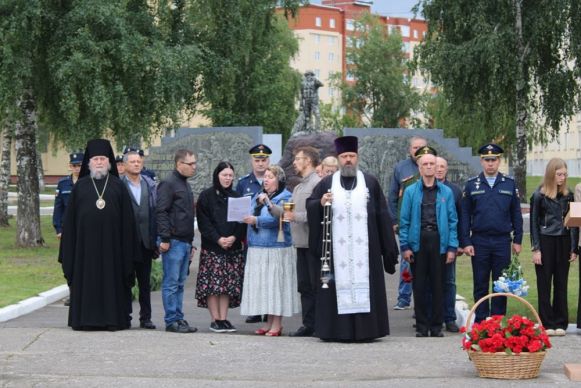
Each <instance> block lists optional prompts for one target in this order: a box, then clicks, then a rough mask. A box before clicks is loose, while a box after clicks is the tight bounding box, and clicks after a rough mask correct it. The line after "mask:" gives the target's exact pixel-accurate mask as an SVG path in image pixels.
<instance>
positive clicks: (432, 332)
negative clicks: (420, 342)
mask: <svg viewBox="0 0 581 388" xmlns="http://www.w3.org/2000/svg"><path fill="white" fill-rule="evenodd" d="M443 336H444V333H442V330H430V337H443Z"/></svg>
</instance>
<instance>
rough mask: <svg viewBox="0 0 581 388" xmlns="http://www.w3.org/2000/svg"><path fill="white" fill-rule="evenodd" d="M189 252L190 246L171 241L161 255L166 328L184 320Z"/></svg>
mask: <svg viewBox="0 0 581 388" xmlns="http://www.w3.org/2000/svg"><path fill="white" fill-rule="evenodd" d="M191 252H192V244H188V243H186V242H183V241H179V240H173V239H172V240H170V248H169V250H168V251H167V252H165V253H163V254H162V255H161V258H162V265H163V280H162V283H161V298H162V300H163V308H164V310H165V317H164V320H165V324H166V326H169V325H171V324H172V323H174V322H176V321H179V320H182V319H184V313H183V312H182V305H183V300H184V284H185V282H186V278H187V276H188V268H189V267H190V254H191Z"/></svg>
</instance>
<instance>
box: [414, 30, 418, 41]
mask: <svg viewBox="0 0 581 388" xmlns="http://www.w3.org/2000/svg"><path fill="white" fill-rule="evenodd" d="M414 39H418V30H414Z"/></svg>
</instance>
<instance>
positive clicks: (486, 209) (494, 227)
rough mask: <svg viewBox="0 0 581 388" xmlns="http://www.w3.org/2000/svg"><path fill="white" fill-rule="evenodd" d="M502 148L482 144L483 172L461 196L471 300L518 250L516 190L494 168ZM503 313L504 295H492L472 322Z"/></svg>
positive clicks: (520, 222)
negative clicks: (470, 264) (470, 267)
mask: <svg viewBox="0 0 581 388" xmlns="http://www.w3.org/2000/svg"><path fill="white" fill-rule="evenodd" d="M503 152H504V151H503V149H502V148H501V147H500V146H498V145H496V144H486V145H484V146H482V147H480V149H479V150H478V153H479V154H480V164H481V165H482V169H483V171H482V172H481V173H480V174H479V175H478V176H475V177H473V178H470V179H469V180H468V182H466V186H465V187H464V193H463V198H462V216H461V217H460V220H461V225H460V233H461V234H462V238H461V239H460V241H462V242H463V243H464V244H465V246H464V253H466V254H467V255H469V256H471V257H472V273H473V279H474V301H478V300H479V299H480V298H482V297H484V296H486V295H487V294H488V293H489V291H490V286H491V281H490V280H491V275H492V281H494V280H497V279H498V278H499V277H500V276H501V275H502V271H503V269H505V268H506V267H507V266H508V265H509V263H510V256H511V246H512V252H514V253H515V254H518V253H520V251H521V243H522V237H523V219H522V213H521V208H520V201H519V196H518V190H517V188H516V184H515V181H514V179H513V178H512V177H510V176H507V175H504V174H502V173H501V172H499V171H498V168H499V166H500V156H501V155H502V153H503ZM505 313H506V298H505V297H495V298H492V301H486V302H485V303H482V304H480V306H478V308H477V309H476V322H480V321H482V320H484V319H486V317H488V316H490V315H504V314H505Z"/></svg>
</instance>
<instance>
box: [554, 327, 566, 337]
mask: <svg viewBox="0 0 581 388" xmlns="http://www.w3.org/2000/svg"><path fill="white" fill-rule="evenodd" d="M566 334H567V332H566V331H565V330H564V329H557V330H555V335H557V336H559V337H562V336H564V335H566Z"/></svg>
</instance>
